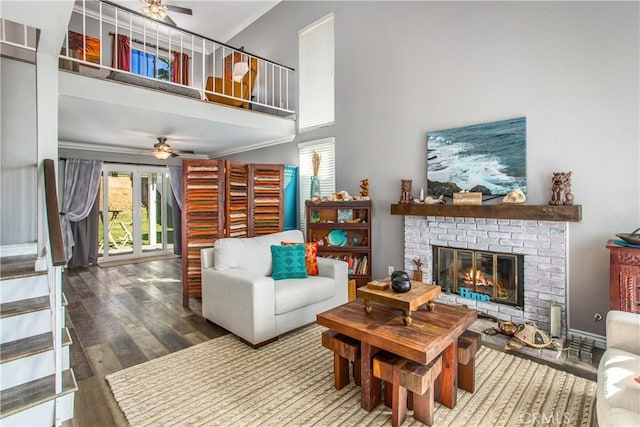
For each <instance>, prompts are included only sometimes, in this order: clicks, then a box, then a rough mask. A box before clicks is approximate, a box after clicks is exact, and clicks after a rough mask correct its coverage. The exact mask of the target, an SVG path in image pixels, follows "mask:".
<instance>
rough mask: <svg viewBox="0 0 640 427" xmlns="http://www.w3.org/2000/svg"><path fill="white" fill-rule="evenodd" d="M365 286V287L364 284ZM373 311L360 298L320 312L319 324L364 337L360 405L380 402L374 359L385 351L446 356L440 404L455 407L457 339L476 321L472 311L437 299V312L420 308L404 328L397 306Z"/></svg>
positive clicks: (426, 358) (425, 359)
mask: <svg viewBox="0 0 640 427" xmlns="http://www.w3.org/2000/svg"><path fill="white" fill-rule="evenodd" d="M363 288H364V286H363ZM372 308H373V310H372V311H371V313H370V314H365V312H364V311H363V303H362V301H361V300H355V301H352V302H348V303H346V304H343V305H340V306H338V307H334V308H332V309H330V310H327V311H325V312H323V313H319V314H318V315H316V321H317V323H318V325H322V326H325V327H327V328H329V329H331V330H333V331H336V332H339V333H341V334H343V335H346V336H348V337H351V338H353V339H356V340H358V341H360V357H361V364H362V365H361V380H360V383H361V387H360V388H361V390H360V393H361V396H362V402H361V403H362V407H363V408H364V409H366V410H367V411H371V410H372V409H373V408H375V407H376V405H378V403H380V379H379V378H376V377H375V376H374V375H373V357H374V356H375V355H376V353H377V352H379V351H380V350H386V351H388V352H390V353H393V354H397V355H399V356H402V357H404V358H405V359H409V360H413V361H414V362H418V363H421V364H423V365H428V364H429V363H431V361H432V360H433V359H434V358H435V357H437V356H438V355H442V361H443V363H442V372H441V373H440V386H439V390H438V395H439V400H440V403H441V404H442V405H444V406H446V407H447V408H453V407H455V405H456V400H457V389H458V387H457V384H458V338H460V335H462V334H463V333H464V331H466V330H467V329H468V328H469V326H471V325H472V324H473V322H475V320H476V319H477V314H476V312H475V311H474V310H469V309H467V308H464V307H458V306H452V305H445V304H439V303H435V310H433V311H428V310H422V309H420V310H416V311H415V312H414V313H413V323H412V325H411V326H405V325H404V324H403V320H402V317H403V316H402V313H400V312H399V311H398V310H397V309H395V308H393V307H389V306H385V305H382V304H378V303H374V304H373V307H372Z"/></svg>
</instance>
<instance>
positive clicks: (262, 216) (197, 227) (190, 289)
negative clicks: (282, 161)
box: [182, 159, 284, 307]
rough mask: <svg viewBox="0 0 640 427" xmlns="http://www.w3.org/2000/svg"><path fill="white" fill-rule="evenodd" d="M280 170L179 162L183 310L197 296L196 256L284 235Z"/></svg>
mask: <svg viewBox="0 0 640 427" xmlns="http://www.w3.org/2000/svg"><path fill="white" fill-rule="evenodd" d="M283 182H284V165H271V164H268V165H262V164H253V163H238V162H232V161H229V160H200V159H197V160H192V159H185V160H183V161H182V305H183V306H185V307H188V306H189V298H191V297H199V296H201V295H202V280H201V273H200V268H201V262H200V250H201V249H202V248H207V247H211V246H213V243H214V242H215V241H216V240H217V239H219V238H221V237H253V236H258V235H262V234H268V233H274V232H277V231H282V229H283V223H284V220H283V194H284V193H283Z"/></svg>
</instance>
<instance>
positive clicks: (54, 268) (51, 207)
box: [43, 159, 67, 426]
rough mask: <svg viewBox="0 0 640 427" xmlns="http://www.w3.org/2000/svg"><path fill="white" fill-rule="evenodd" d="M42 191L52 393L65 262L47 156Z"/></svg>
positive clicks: (58, 382) (58, 365)
mask: <svg viewBox="0 0 640 427" xmlns="http://www.w3.org/2000/svg"><path fill="white" fill-rule="evenodd" d="M43 163H44V189H45V191H44V195H45V205H46V208H47V223H48V228H49V242H48V248H49V251H47V252H48V253H49V255H50V259H48V260H47V262H49V263H51V268H49V269H48V273H47V275H48V281H49V301H50V304H51V334H52V336H53V351H54V353H53V354H54V364H55V394H56V396H58V395H59V394H60V393H61V392H62V335H63V334H62V325H63V324H64V319H63V312H62V269H63V267H64V266H65V265H66V263H67V258H66V255H65V250H64V241H63V239H62V224H61V223H60V214H59V212H60V210H59V209H58V191H57V184H56V169H55V162H54V161H53V160H51V159H45V160H44V162H43ZM61 405H62V403H61V400H60V399H58V398H56V399H55V425H56V426H60V425H62V417H61V415H62V414H63V410H62V408H61Z"/></svg>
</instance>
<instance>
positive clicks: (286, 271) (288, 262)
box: [271, 243, 307, 280]
mask: <svg viewBox="0 0 640 427" xmlns="http://www.w3.org/2000/svg"><path fill="white" fill-rule="evenodd" d="M304 254H305V247H304V243H303V244H300V245H290V246H278V245H271V264H272V265H271V270H272V272H271V277H272V278H273V280H281V279H305V278H306V277H307V264H306V262H305V258H304Z"/></svg>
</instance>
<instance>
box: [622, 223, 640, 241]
mask: <svg viewBox="0 0 640 427" xmlns="http://www.w3.org/2000/svg"><path fill="white" fill-rule="evenodd" d="M639 231H640V227H638V228H636V229H635V230H633V231H632V232H631V233H620V234H616V236H618V237H619V238H621V239H622V240H624V241H625V242H627V243H631V244H632V245H640V233H639Z"/></svg>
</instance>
